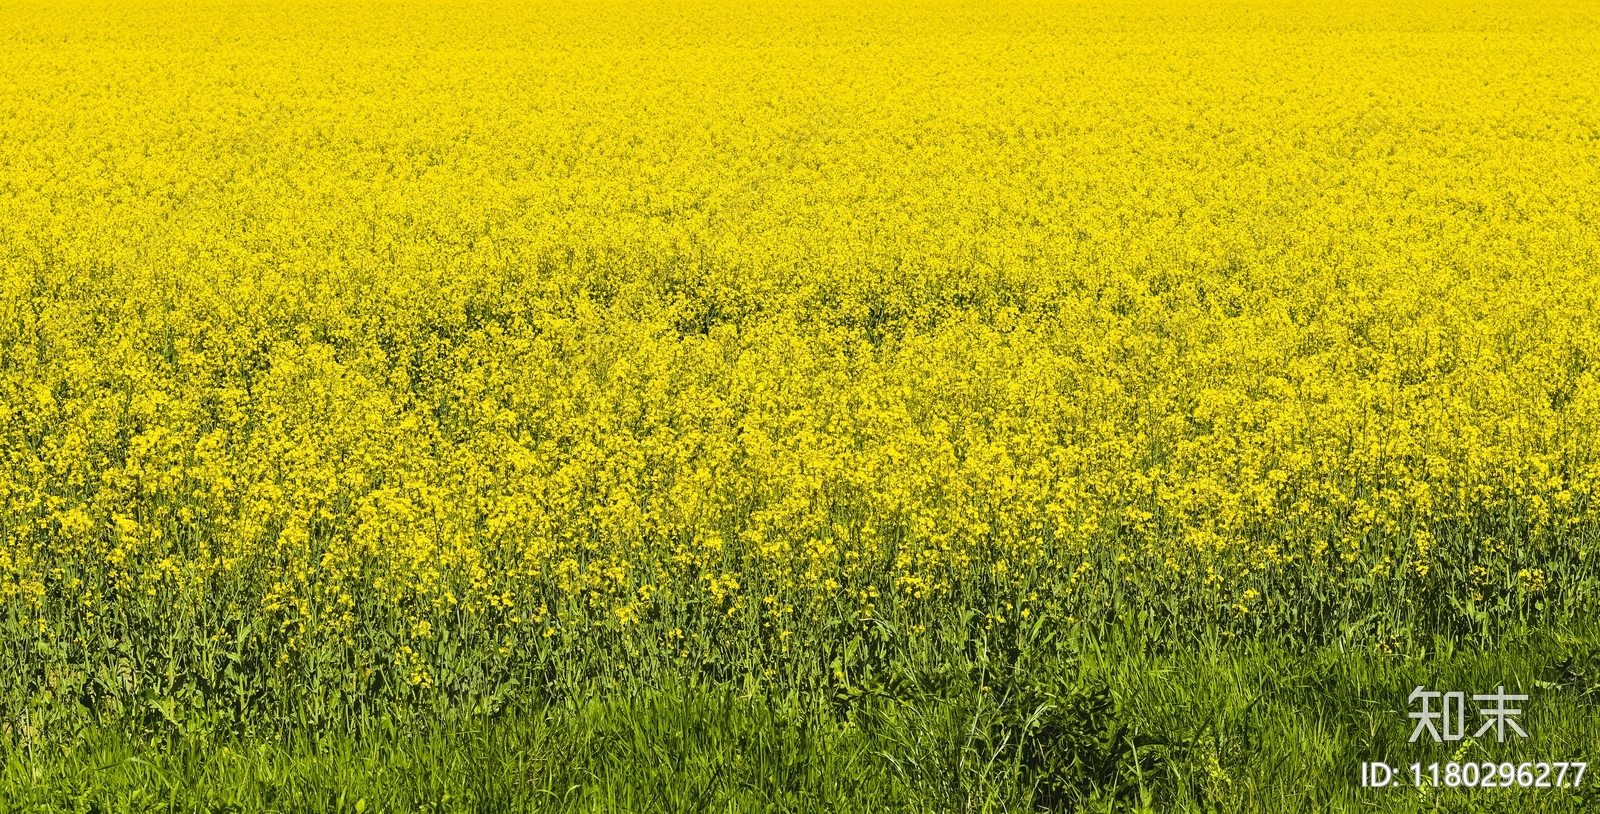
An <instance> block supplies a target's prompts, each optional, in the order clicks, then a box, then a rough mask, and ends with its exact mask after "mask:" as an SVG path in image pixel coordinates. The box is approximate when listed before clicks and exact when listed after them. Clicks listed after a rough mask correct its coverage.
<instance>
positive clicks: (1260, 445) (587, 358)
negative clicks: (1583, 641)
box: [0, 0, 1600, 706]
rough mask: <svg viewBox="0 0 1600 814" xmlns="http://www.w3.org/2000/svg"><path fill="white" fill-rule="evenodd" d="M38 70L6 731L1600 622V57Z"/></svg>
mask: <svg viewBox="0 0 1600 814" xmlns="http://www.w3.org/2000/svg"><path fill="white" fill-rule="evenodd" d="M0 20H3V23H4V24H3V25H0V460H3V463H0V602H3V607H4V609H5V610H4V616H5V619H4V623H5V627H4V633H3V635H4V637H5V638H6V639H7V644H6V647H7V649H8V652H10V653H11V654H12V655H10V656H8V657H7V658H9V659H12V660H13V662H14V663H13V664H11V665H10V666H9V667H8V668H7V670H8V671H9V672H11V673H13V674H14V675H15V676H17V677H16V678H8V679H6V681H8V682H12V683H13V686H12V687H9V688H6V690H5V691H6V692H8V693H12V694H13V695H12V696H11V697H13V698H21V697H27V698H37V697H38V696H37V692H42V691H43V688H46V687H49V688H56V687H57V686H58V685H60V686H67V685H74V682H76V685H81V686H83V687H90V688H98V689H94V690H93V691H92V692H91V691H90V690H84V692H86V693H88V695H89V696H92V697H94V698H122V697H133V695H134V693H135V691H134V689H133V688H137V687H140V686H157V687H158V688H159V691H158V692H156V696H158V697H164V696H172V697H178V698H180V700H181V699H182V698H184V697H188V696H184V693H186V692H187V693H190V694H191V695H192V696H193V697H195V698H202V697H203V698H206V699H210V698H213V697H217V696H218V695H219V694H222V695H226V693H225V692H224V691H223V689H221V688H225V687H236V688H238V687H245V686H246V685H247V684H249V683H250V682H251V681H255V680H256V679H255V678H252V676H267V675H269V674H270V675H274V676H279V678H275V679H271V680H273V681H281V682H285V683H283V684H281V685H272V686H283V687H288V686H290V685H291V684H292V682H291V681H290V679H289V678H284V676H289V677H295V676H298V677H299V678H297V679H295V680H298V681H302V682H310V683H311V684H314V685H316V686H322V684H320V683H318V682H328V685H329V686H339V687H344V688H345V691H347V692H354V691H355V688H356V687H358V685H359V686H366V685H364V684H362V683H361V682H366V681H369V680H371V681H376V679H373V678H372V676H374V675H383V676H389V677H390V678H388V679H385V680H389V681H392V682H393V685H394V686H396V687H402V688H407V687H409V688H411V689H407V690H406V692H426V691H428V690H429V689H430V688H454V689H456V690H460V689H461V688H463V687H469V686H472V685H473V683H474V682H477V681H489V680H490V679H487V678H481V679H480V678H474V677H473V676H475V675H478V674H477V673H473V672H472V671H473V670H487V671H491V672H492V671H494V670H501V669H504V670H508V671H512V672H515V670H517V669H521V668H520V667H518V665H526V664H530V663H533V662H534V661H537V660H538V659H539V658H543V657H541V656H537V655H535V654H538V653H547V654H553V653H579V652H582V653H586V654H587V655H586V656H585V658H588V659H591V660H593V661H608V662H614V663H616V664H622V665H626V664H642V663H645V662H647V661H648V660H649V659H651V658H657V657H659V658H665V659H667V660H669V661H671V660H673V659H676V660H678V661H684V660H689V661H695V660H700V661H696V662H695V663H700V662H702V661H703V662H706V663H710V661H709V660H714V656H715V654H716V653H717V652H719V651H718V648H721V647H723V646H724V645H725V644H727V643H730V642H740V643H742V644H740V645H739V647H740V648H742V649H741V650H740V652H741V653H745V654H747V655H746V656H740V657H739V658H747V659H748V660H747V661H744V662H739V663H741V664H746V665H753V666H755V667H760V668H761V669H769V668H776V667H777V666H778V665H783V664H791V663H798V662H796V661H795V660H797V659H799V660H803V659H806V658H812V657H813V656H816V658H821V659H823V660H824V661H826V660H827V658H831V656H825V655H818V654H820V653H823V651H826V652H827V653H832V652H833V651H832V650H829V648H832V647H834V644H835V643H836V642H842V641H843V639H848V638H849V636H851V635H854V634H853V633H852V631H859V630H862V629H864V628H863V627H862V626H863V625H866V624H869V622H868V621H867V620H871V619H883V620H885V624H893V625H896V626H897V627H895V635H896V636H898V637H901V639H900V640H903V641H907V642H911V643H912V644H913V645H914V643H915V640H916V639H917V637H918V636H919V635H932V633H931V631H930V629H931V628H932V627H936V626H937V624H939V620H941V619H954V618H956V614H959V613H960V612H961V611H963V610H973V611H975V612H976V613H977V614H978V617H977V618H978V622H977V623H979V624H987V625H995V624H1000V625H1006V624H1017V623H1018V621H1019V620H1044V621H1045V622H1047V623H1048V624H1051V625H1070V624H1073V623H1077V622H1083V621H1085V620H1109V621H1123V622H1125V621H1128V620H1131V619H1134V618H1139V619H1143V620H1144V621H1145V622H1146V623H1148V624H1151V625H1155V626H1156V627H1157V628H1160V629H1177V628H1181V627H1183V626H1184V625H1193V626H1195V628H1196V629H1198V628H1200V627H1205V626H1211V627H1216V628H1219V629H1225V630H1228V631H1238V632H1256V633H1268V634H1271V633H1273V632H1274V631H1277V632H1281V633H1284V634H1285V635H1307V636H1320V635H1326V634H1328V632H1329V631H1334V630H1337V629H1339V626H1340V625H1346V624H1357V625H1358V626H1359V625H1363V624H1365V625H1368V627H1366V628H1360V629H1361V630H1368V631H1370V633H1371V636H1372V637H1374V639H1382V638H1383V637H1391V638H1392V637H1394V636H1400V635H1404V634H1405V631H1406V630H1411V629H1415V630H1418V631H1426V630H1429V629H1433V628H1435V627H1461V626H1465V627H1467V628H1471V627H1473V626H1475V625H1488V624H1491V623H1494V622H1496V620H1511V619H1523V620H1538V619H1550V618H1565V617H1570V616H1573V615H1576V614H1582V613H1593V612H1594V611H1595V609H1596V603H1597V600H1600V581H1597V578H1600V570H1597V569H1596V568H1595V562H1594V558H1595V556H1596V551H1597V550H1600V542H1597V540H1600V534H1597V532H1600V505H1597V500H1600V378H1597V377H1600V319H1597V314H1600V295H1597V290H1600V287H1597V282H1600V93H1597V88H1600V50H1597V43H1600V9H1597V8H1596V7H1595V6H1594V5H1593V4H1591V3H1585V2H1579V1H1578V0H1532V1H1531V2H1529V1H1528V0H1520V1H1519V2H1501V0H1485V2H1466V1H1465V0H1459V1H1458V0H1434V1H1431V2H1398V3H1387V2H1386V3H1377V2H1365V1H1364V0H1363V1H1361V2H1352V3H1345V4H1333V3H1312V2H1286V3H1251V2H1234V1H1233V0H1171V1H1170V2H1118V0H1111V2H1096V3H1079V2H1066V1H1064V0H1062V1H1059V2H1058V1H1057V0H1048V1H1047V2H1027V1H1025V2H1020V3H997V2H987V3H985V2H970V3H969V2H945V0H935V2H929V3H921V4H912V3H902V2H888V1H887V0H886V1H885V2H868V3H844V2H811V0H801V2H797V3H774V2H767V0H757V2H754V3H735V2H726V1H725V0H706V1H705V2H686V3H661V2H624V3H610V2H578V3H568V4H560V3H545V2H535V3H512V2H504V0H484V2H472V3H467V2H460V3H454V2H451V3H420V2H407V1H406V0H398V1H397V2H339V3H323V4H313V3H293V2H279V1H278V0H265V1H264V2H259V3H239V4H221V3H211V2H196V3H175V2H157V1H156V0H150V2H125V1H123V0H118V1H117V2H111V3H92V4H91V3H55V2H48V3H27V4H23V5H15V4H14V5H11V6H9V7H7V8H6V9H4V10H0ZM1375 613H1376V614H1378V615H1380V616H1382V617H1383V619H1385V620H1387V621H1384V622H1382V623H1381V624H1380V623H1371V622H1370V619H1371V618H1373V617H1372V615H1373V614H1375ZM1008 615H1009V616H1008ZM1364 620H1365V621H1364ZM968 623H969V622H968V621H967V620H965V619H963V621H962V622H961V624H968ZM1097 623H1098V622H1097ZM830 625H831V627H830ZM841 631H842V632H841ZM925 631H929V632H926V633H925ZM840 637H843V639H841V638H840ZM730 646H731V645H730ZM907 646H912V645H907ZM162 647H166V650H165V651H163V650H162V649H161V648H162ZM561 648H566V649H564V650H563V649H561ZM318 654H321V655H318ZM652 654H656V655H652ZM708 654H709V655H708ZM752 654H753V655H752ZM715 657H716V658H723V659H724V661H723V662H719V663H727V661H726V660H727V659H731V658H733V657H732V656H727V655H726V654H724V655H723V656H715ZM171 664H183V665H188V666H187V667H185V668H184V670H186V671H187V672H186V673H185V672H183V671H179V672H178V673H175V672H174V670H173V669H171V668H169V667H166V666H164V665H171ZM16 668H20V669H16ZM552 669H555V668H552ZM562 669H565V668H562ZM163 670H165V672H163ZM274 671H279V672H274ZM175 675H177V676H178V677H176V678H175V677H174V676H175ZM183 675H188V676H189V678H184V677H183ZM197 676H198V677H197ZM267 680H268V679H265V678H262V679H261V681H267ZM152 682H153V685H152ZM185 682H188V683H185ZM229 682H233V683H231V684H230V683H229ZM228 692H235V696H236V697H237V698H238V699H242V700H238V701H237V703H239V704H241V705H248V704H250V703H254V701H252V700H251V699H255V698H259V697H260V696H258V695H249V694H248V693H246V692H245V690H243V689H238V690H237V691H235V690H228ZM251 692H256V690H251ZM396 692H398V690H396ZM19 693H20V695H19ZM229 697H234V696H229ZM18 703H21V702H18ZM30 703H32V702H30ZM106 703H113V702H112V701H108V702H106ZM115 703H121V702H115ZM183 703H190V702H188V701H184V702H183ZM205 703H211V702H210V701H206V702H205ZM193 704H194V705H196V706H204V704H203V703H202V702H201V701H194V702H193Z"/></svg>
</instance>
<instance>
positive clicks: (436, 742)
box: [0, 629, 1600, 812]
mask: <svg viewBox="0 0 1600 814" xmlns="http://www.w3.org/2000/svg"><path fill="white" fill-rule="evenodd" d="M1596 642H1600V638H1597V637H1595V636H1594V635H1593V632H1592V631H1587V630H1549V629H1546V630H1531V631H1526V632H1523V633H1521V634H1518V635H1510V636H1505V637H1502V638H1500V639H1499V640H1498V641H1495V642H1493V643H1492V644H1478V645H1476V646H1473V647H1471V648H1470V649H1463V648H1462V647H1461V646H1460V645H1459V644H1458V643H1455V642H1452V641H1451V640H1444V639H1440V640H1438V641H1437V642H1436V643H1435V644H1434V645H1432V646H1428V647H1422V646H1418V647H1415V648H1413V649H1412V650H1411V651H1410V652H1405V653H1398V654H1394V653H1391V654H1384V653H1378V652H1374V651H1371V650H1345V649H1342V648H1341V647H1340V646H1338V645H1330V646H1323V647H1318V648H1312V649H1298V650H1297V649H1295V648H1291V647H1286V646H1282V645H1267V644H1262V643H1258V642H1249V641H1245V642H1235V643H1232V644H1223V643H1219V642H1211V643H1209V644H1208V643H1205V642H1204V641H1202V642H1201V643H1199V644H1196V645H1194V646H1191V647H1187V648H1183V649H1180V650H1166V651H1162V652H1158V651H1156V650H1154V649H1152V648H1151V647H1149V646H1148V645H1150V644H1152V640H1151V639H1150V638H1149V637H1148V636H1143V635H1140V634H1138V633H1137V632H1126V631H1124V632H1118V631H1110V632H1108V633H1107V634H1106V635H1103V636H1100V637H1093V638H1090V637H1073V638H1069V639H1068V640H1066V641H1065V644H1064V645H1063V646H1061V647H1055V648H1051V649H1049V650H1048V651H1045V650H1027V649H1020V650H1012V651H1002V650H998V649H985V648H983V647H975V648H965V649H963V651H962V654H960V655H955V654H952V655H951V656H950V657H949V658H946V659H943V660H939V661H930V662H925V663H922V664H921V665H920V666H918V665H917V664H916V663H914V662H911V661H906V662H902V663H899V664H896V665H891V666H890V667H889V668H888V669H886V670H884V671H881V672H879V673H876V674H874V676H873V677H871V678H863V679H861V680H859V681H856V682H854V683H853V684H851V685H850V686H849V687H848V689H845V690H841V691H839V692H836V693H835V694H833V695H832V696H831V697H822V696H819V695H817V694H810V695H805V694H798V693H794V692H783V691H768V690H767V689H765V687H769V686H773V687H776V686H781V682H779V683H777V684H770V685H763V684H761V683H757V682H751V681H745V682H733V681H721V682H714V683H709V684H695V683H693V682H676V681H670V680H659V681H653V682H635V683H633V684H614V685H612V686H609V687H607V688H605V689H597V690H595V691H594V692H592V693H588V694H584V693H566V694H563V695H562V696H561V697H539V698H534V697H522V698H519V699H517V700H516V702H514V703H512V704H510V705H508V706H506V707H505V708H503V709H501V710H500V711H498V712H496V713H494V714H490V715H482V714H479V715H461V716H454V717H451V716H441V715H439V714H438V712H437V711H436V710H435V711H417V712H414V713H411V714H409V715H408V716H406V717H404V718H402V719H396V718H394V717H384V718H382V719H380V720H379V721H377V722H376V723H374V724H372V725H370V726H368V727H365V728H364V729H363V730H362V731H360V732H358V733H355V734H351V733H348V732H337V733H336V732H333V731H330V730H327V729H318V728H315V727H303V728H297V729H292V730H290V731H288V732H282V733H276V734H273V735H271V736H268V735H262V734H259V733H257V734H240V733H238V732H233V731H227V730H217V731H215V732H208V731H205V730H203V729H202V730H188V731H186V732H184V733H179V732H177V731H176V730H173V731H166V732H161V731H156V732H147V733H145V734H142V735H134V734H132V733H133V732H134V731H135V730H136V729H137V728H136V727H130V726H125V725H119V724H117V723H116V722H115V721H107V722H105V723H104V724H103V725H98V726H91V727H87V728H85V729H82V730H79V731H76V732H74V733H72V734H70V735H63V736H60V737H51V733H37V734H35V735H34V736H32V737H19V736H18V735H17V734H16V733H11V734H10V735H9V736H8V739H7V743H6V746H5V747H4V749H5V751H4V754H3V770H0V801H3V802H0V811H18V812H22V811H28V812H35V811H37V812H54V811H60V812H68V811H72V812H147V811H148V812H156V811H161V812H222V811H238V812H256V811H263V812H265V811H361V812H369V811H439V812H456V811H460V812H477V811H483V812H490V811H493V812H499V811H685V812H689V811H694V812H699V811H829V812H833V811H901V810H904V811H940V812H944V811H1028V810H1039V809H1044V810H1062V811H1130V810H1140V809H1144V808H1151V809H1154V810H1158V811H1207V812H1209V811H1217V812H1285V811H1397V812H1411V811H1416V812H1421V811H1484V812H1490V811H1495V812H1499V811H1503V812H1525V811H1550V812H1564V811H1587V810H1596V809H1597V808H1600V795H1596V794H1592V793H1591V792H1590V791H1589V790H1588V788H1587V786H1588V783H1586V784H1585V786H1586V787H1585V788H1583V789H1579V790H1577V791H1573V790H1554V789H1550V790H1520V789H1518V790H1510V791H1501V790H1441V791H1440V792H1438V793H1424V794H1419V793H1417V792H1416V791H1415V790H1412V789H1394V790H1388V791H1383V792H1379V791H1375V790H1362V789H1359V788H1357V785H1356V778H1357V771H1358V766H1359V764H1360V762H1361V761H1363V760H1385V761H1387V762H1389V763H1391V764H1395V765H1402V766H1403V765H1409V764H1410V763H1412V762H1417V761H1420V762H1423V763H1425V764H1426V763H1428V762H1432V761H1436V760H1437V761H1447V760H1450V759H1452V758H1455V759H1463V760H1464V759H1468V758H1474V759H1477V760H1489V759H1494V760H1501V759H1505V760H1513V761H1524V760H1529V761H1537V760H1585V759H1587V758H1591V757H1597V756H1600V748H1597V747H1600V721H1597V719H1596V718H1595V716H1594V714H1593V713H1594V706H1593V705H1594V702H1595V701H1596V700H1600V644H1597V643H1596ZM1418 684H1424V685H1427V686H1429V687H1430V688H1436V689H1438V688H1443V689H1460V690H1464V691H1466V692H1468V693H1476V692H1490V691H1493V689H1494V687H1496V686H1499V685H1504V686H1506V687H1507V688H1508V689H1510V690H1514V691H1518V692H1523V693H1526V694H1528V695H1530V696H1531V699H1530V700H1529V701H1528V702H1526V703H1524V704H1523V707H1524V708H1525V709H1526V710H1527V711H1526V713H1525V715H1524V716H1523V722H1524V728H1525V729H1527V730H1528V732H1529V736H1530V737H1529V738H1528V739H1527V740H1525V741H1518V742H1513V743H1509V744H1506V745H1504V746H1501V745H1498V744H1495V743H1494V742H1493V741H1492V740H1491V741H1489V742H1486V743H1485V742H1481V741H1471V740H1469V741H1463V742H1461V743H1459V744H1451V745H1448V746H1445V745H1435V744H1432V743H1428V744H1414V745H1413V744H1408V743H1407V740H1406V739H1407V736H1408V734H1409V731H1410V724H1411V722H1410V721H1409V720H1408V719H1407V718H1406V715H1405V713H1406V710H1407V706H1406V701H1405V699H1406V695H1407V694H1408V693H1409V692H1410V690H1411V688H1412V687H1414V686H1416V685H1418ZM1469 710H1470V708H1469ZM1592 782H1600V781H1592Z"/></svg>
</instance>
